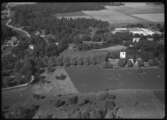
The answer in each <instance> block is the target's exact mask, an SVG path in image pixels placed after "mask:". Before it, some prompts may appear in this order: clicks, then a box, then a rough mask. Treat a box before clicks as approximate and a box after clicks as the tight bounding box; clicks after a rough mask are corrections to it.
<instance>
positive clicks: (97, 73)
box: [67, 66, 164, 92]
mask: <svg viewBox="0 0 167 120" xmlns="http://www.w3.org/2000/svg"><path fill="white" fill-rule="evenodd" d="M67 72H68V74H69V75H70V77H71V80H72V81H73V83H74V85H75V86H76V88H78V91H80V92H93V91H100V90H105V89H164V71H163V70H162V69H145V70H143V72H139V71H138V70H137V69H136V70H134V69H133V70H112V69H101V68H98V67H93V66H92V67H74V68H73V67H71V68H67Z"/></svg>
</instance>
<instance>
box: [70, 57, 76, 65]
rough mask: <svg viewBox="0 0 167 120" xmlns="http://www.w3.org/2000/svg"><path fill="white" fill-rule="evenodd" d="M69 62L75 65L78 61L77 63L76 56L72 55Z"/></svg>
mask: <svg viewBox="0 0 167 120" xmlns="http://www.w3.org/2000/svg"><path fill="white" fill-rule="evenodd" d="M71 64H72V65H77V64H78V63H77V57H73V58H72V61H71Z"/></svg>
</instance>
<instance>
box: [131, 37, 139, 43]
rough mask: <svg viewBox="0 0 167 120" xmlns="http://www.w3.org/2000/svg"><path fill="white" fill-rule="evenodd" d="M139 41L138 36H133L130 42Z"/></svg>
mask: <svg viewBox="0 0 167 120" xmlns="http://www.w3.org/2000/svg"><path fill="white" fill-rule="evenodd" d="M139 41H140V38H138V37H134V38H133V39H132V42H133V43H135V42H136V43H138V42H139Z"/></svg>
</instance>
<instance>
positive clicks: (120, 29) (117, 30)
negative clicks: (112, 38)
mask: <svg viewBox="0 0 167 120" xmlns="http://www.w3.org/2000/svg"><path fill="white" fill-rule="evenodd" d="M127 31H128V29H127V28H115V29H114V30H113V31H112V33H113V34H115V33H117V32H127Z"/></svg>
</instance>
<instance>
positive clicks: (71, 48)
mask: <svg viewBox="0 0 167 120" xmlns="http://www.w3.org/2000/svg"><path fill="white" fill-rule="evenodd" d="M68 49H69V50H76V49H77V46H76V45H75V44H72V43H71V44H69V45H68Z"/></svg>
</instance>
